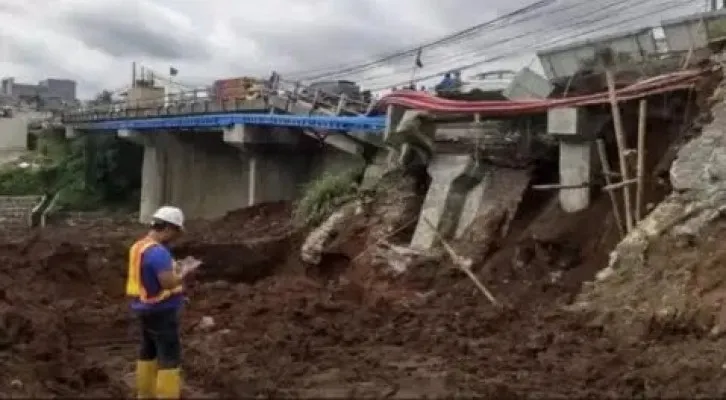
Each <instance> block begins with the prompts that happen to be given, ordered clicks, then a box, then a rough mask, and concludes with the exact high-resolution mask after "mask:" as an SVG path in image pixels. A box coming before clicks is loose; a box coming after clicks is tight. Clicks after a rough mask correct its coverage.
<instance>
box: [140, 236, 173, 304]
mask: <svg viewBox="0 0 726 400" xmlns="http://www.w3.org/2000/svg"><path fill="white" fill-rule="evenodd" d="M157 244H158V243H157V242H156V241H155V240H153V239H151V238H149V237H145V238H143V239H141V240H139V241H137V242H136V243H134V244H133V246H131V249H130V250H129V274H128V278H127V280H126V295H127V296H130V297H135V298H138V299H139V300H140V301H141V302H142V303H147V304H155V303H159V302H161V301H163V300H166V299H168V298H169V297H171V296H173V295H175V294H179V293H181V292H182V290H183V287H182V286H177V287H175V288H174V289H172V290H162V291H161V292H159V294H157V295H156V296H152V297H149V295H148V294H147V293H146V289H145V288H144V285H143V283H142V282H141V259H142V256H143V255H144V252H145V251H146V250H147V249H148V248H150V247H151V246H155V245H157Z"/></svg>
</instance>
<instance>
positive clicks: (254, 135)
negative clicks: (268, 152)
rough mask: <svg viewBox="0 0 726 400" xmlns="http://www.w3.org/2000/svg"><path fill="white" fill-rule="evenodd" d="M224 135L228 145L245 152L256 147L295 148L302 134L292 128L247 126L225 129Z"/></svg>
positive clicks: (239, 125)
mask: <svg viewBox="0 0 726 400" xmlns="http://www.w3.org/2000/svg"><path fill="white" fill-rule="evenodd" d="M222 135H223V136H222V137H223V139H224V141H225V142H226V143H228V144H230V145H232V146H235V147H238V148H241V149H245V150H250V149H253V148H254V146H285V145H290V146H295V145H297V144H299V143H300V139H301V135H300V133H299V132H296V131H295V130H293V129H290V128H285V127H263V126H256V125H245V124H235V125H233V126H232V127H228V128H224V129H223V133H222Z"/></svg>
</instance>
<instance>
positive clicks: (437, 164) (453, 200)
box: [411, 154, 484, 250]
mask: <svg viewBox="0 0 726 400" xmlns="http://www.w3.org/2000/svg"><path fill="white" fill-rule="evenodd" d="M483 172H484V171H483V169H482V168H481V166H480V165H478V164H477V163H476V162H475V161H474V159H473V158H472V157H471V156H470V155H468V154H436V155H434V156H433V158H432V160H431V162H430V163H429V166H428V173H429V175H430V176H431V184H430V185H429V190H428V193H426V198H425V199H424V203H423V205H422V207H421V214H420V216H419V221H418V224H417V225H416V230H415V231H414V234H413V238H412V239H411V247H412V248H416V249H419V250H429V249H431V248H432V247H434V246H435V245H436V243H437V241H438V240H437V235H436V231H438V232H439V233H440V234H441V235H443V236H445V237H446V236H450V235H451V234H453V233H454V232H455V230H456V227H457V225H458V222H459V219H460V216H461V214H462V210H463V207H464V204H465V202H466V198H467V195H468V194H469V192H470V191H471V189H472V188H473V187H475V186H476V185H477V184H478V183H479V182H480V181H481V179H482V177H483Z"/></svg>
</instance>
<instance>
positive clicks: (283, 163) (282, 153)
mask: <svg viewBox="0 0 726 400" xmlns="http://www.w3.org/2000/svg"><path fill="white" fill-rule="evenodd" d="M223 140H224V142H225V143H227V144H228V145H230V146H232V147H234V148H236V149H239V151H241V154H242V157H243V158H244V159H245V164H246V166H247V174H248V182H247V199H246V205H247V206H253V205H255V204H259V203H265V202H271V201H281V200H292V199H294V198H295V197H297V195H298V193H299V192H300V188H301V186H302V185H303V184H304V183H305V182H306V181H307V180H308V177H309V175H310V171H311V169H312V168H313V165H312V162H313V160H312V158H313V157H312V156H313V154H311V153H310V152H307V151H303V150H301V149H300V145H301V143H302V141H303V140H304V136H303V134H302V132H299V131H295V130H294V129H290V128H280V127H262V126H253V125H244V124H236V125H233V126H231V127H229V128H225V129H224V132H223Z"/></svg>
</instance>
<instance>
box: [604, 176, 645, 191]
mask: <svg viewBox="0 0 726 400" xmlns="http://www.w3.org/2000/svg"><path fill="white" fill-rule="evenodd" d="M634 183H638V180H637V179H635V178H633V179H628V180H627V181H620V182H617V183H613V184H612V185H607V186H605V187H604V188H602V190H606V191H613V190H615V189H620V188H623V189H625V188H628V187H629V186H630V185H632V184H634Z"/></svg>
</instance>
